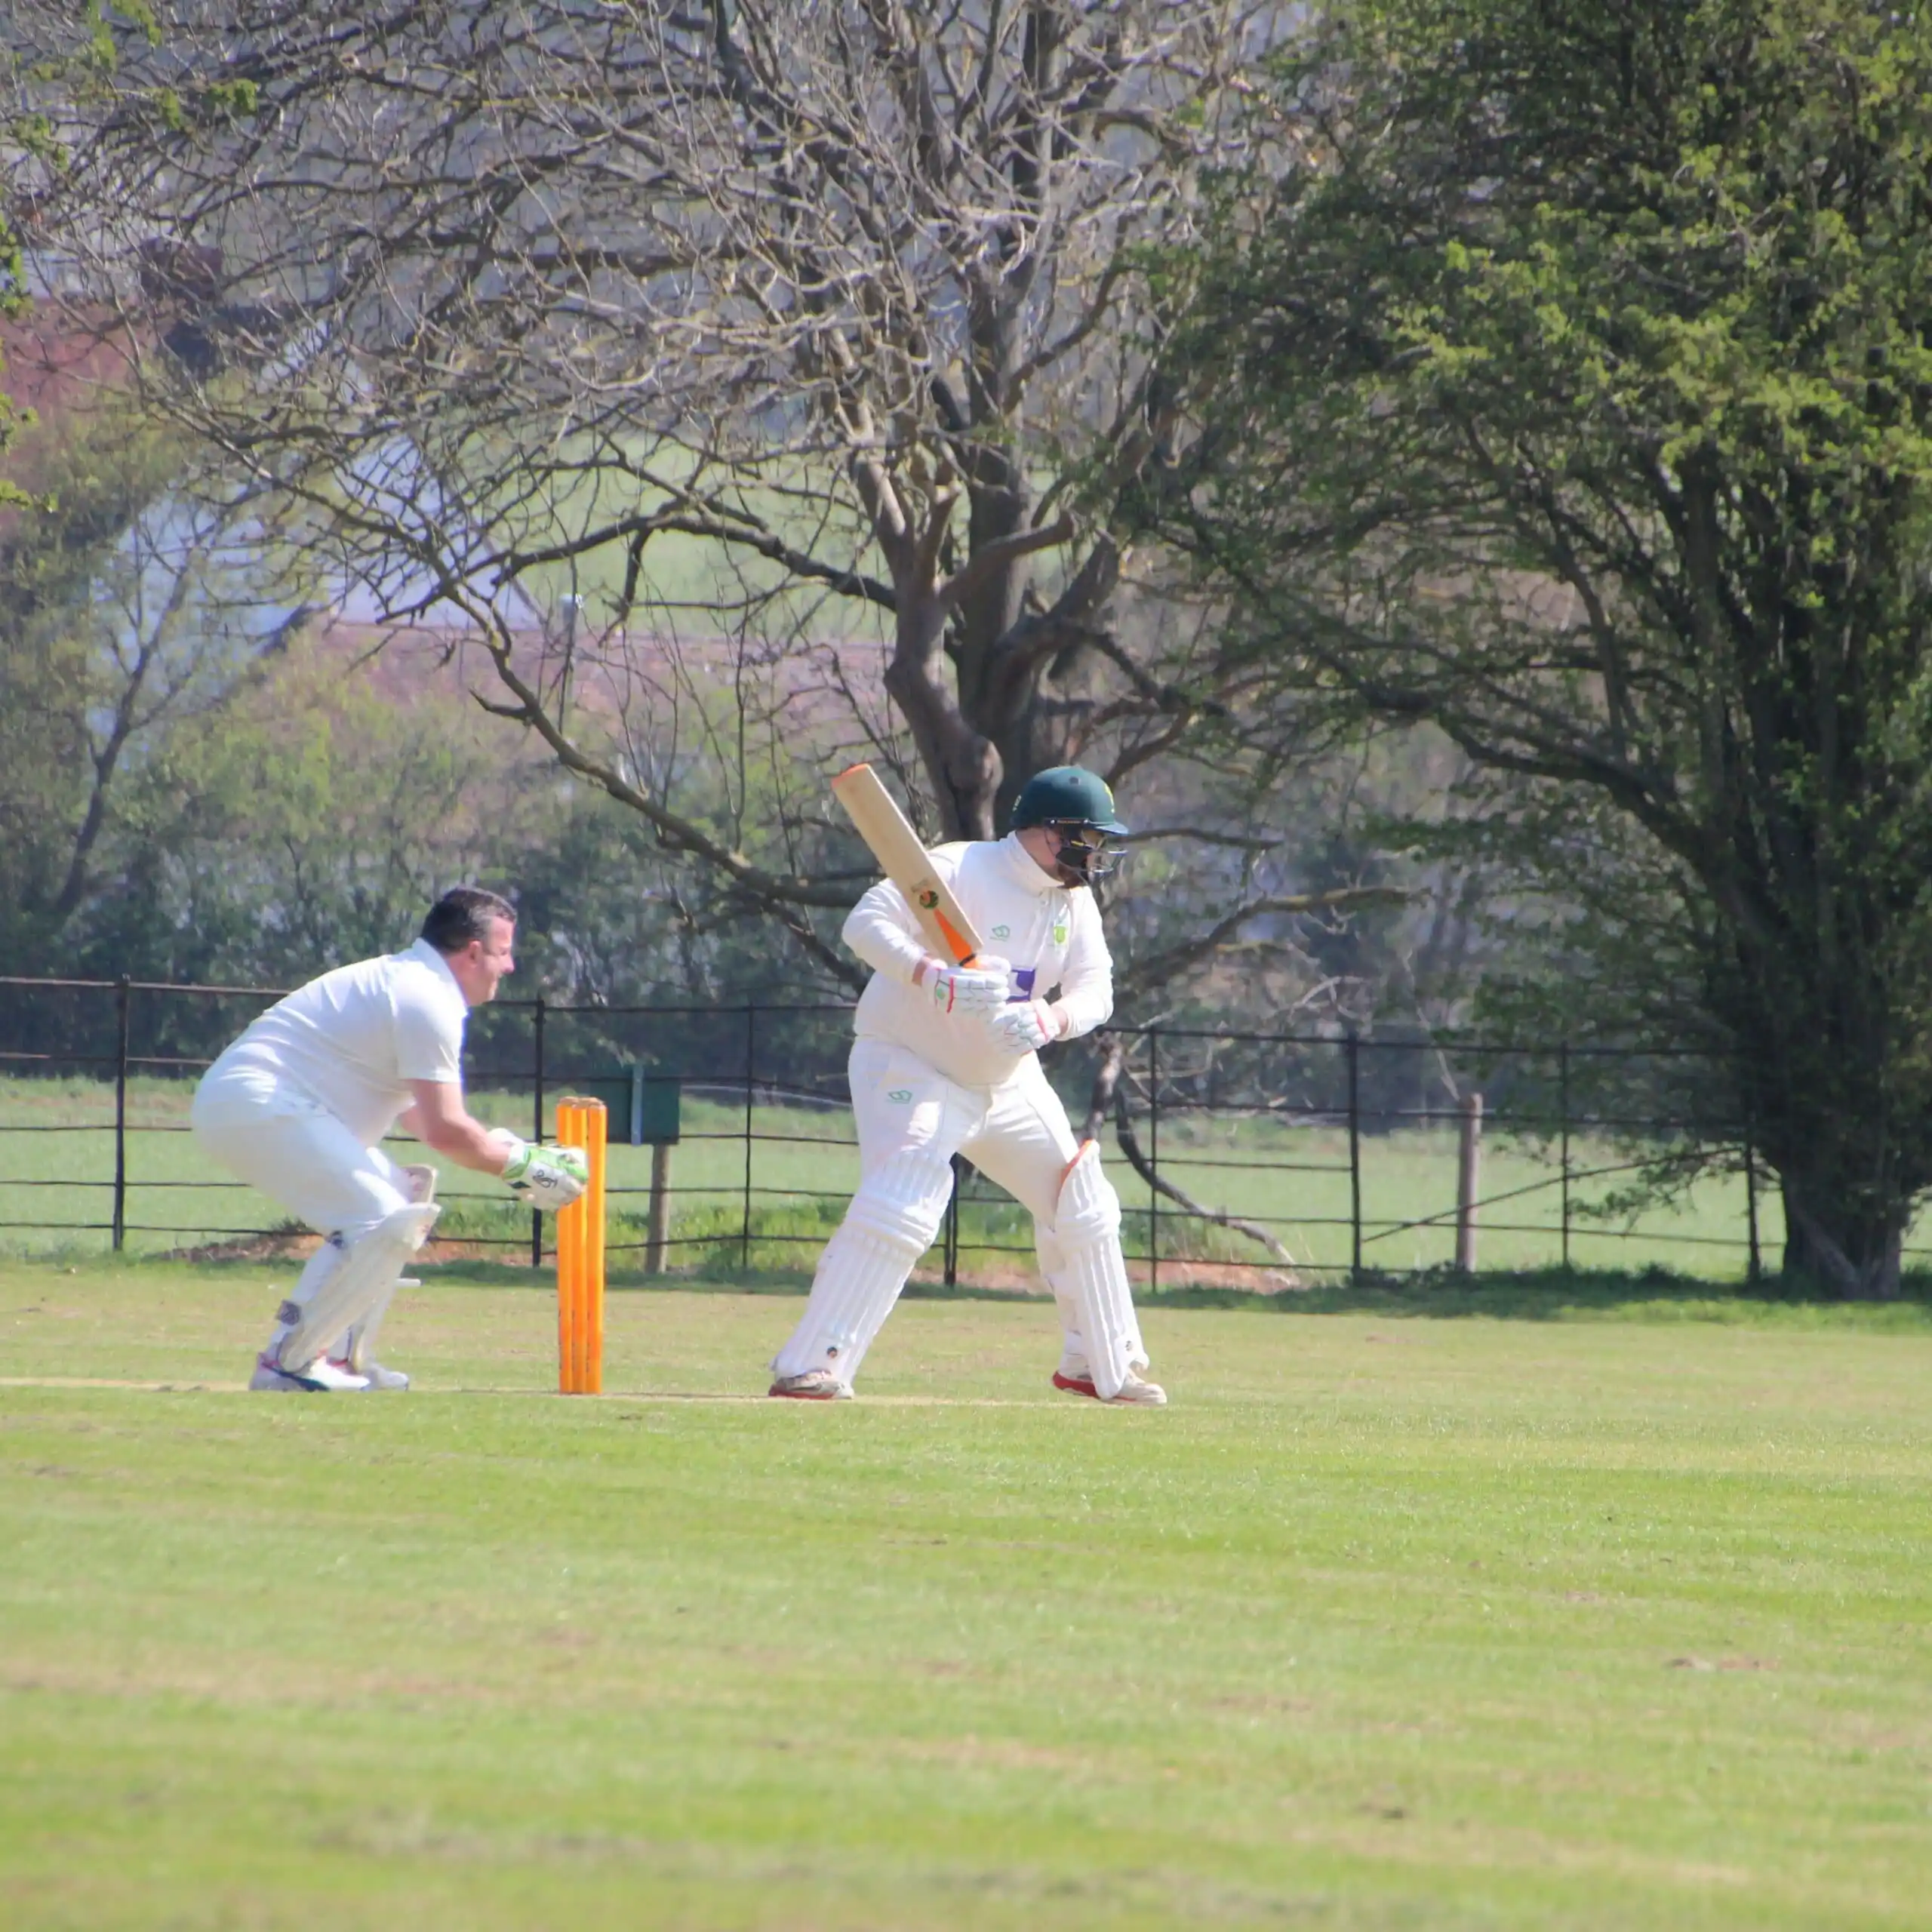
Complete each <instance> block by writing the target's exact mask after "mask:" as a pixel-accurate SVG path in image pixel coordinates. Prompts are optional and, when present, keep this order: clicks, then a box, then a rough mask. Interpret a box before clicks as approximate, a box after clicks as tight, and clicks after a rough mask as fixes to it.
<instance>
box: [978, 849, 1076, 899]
mask: <svg viewBox="0 0 1932 1932" xmlns="http://www.w3.org/2000/svg"><path fill="white" fill-rule="evenodd" d="M993 849H994V850H995V851H996V852H998V854H999V857H1000V863H1001V865H1003V866H1004V867H1005V869H1006V870H1007V872H1008V874H1009V875H1010V876H1011V878H1012V880H1013V882H1014V884H1016V885H1023V886H1024V887H1026V889H1027V891H1029V892H1037V893H1038V894H1039V895H1040V897H1041V898H1043V899H1044V897H1046V895H1047V894H1048V893H1050V892H1064V891H1066V887H1065V886H1063V885H1062V884H1060V881H1059V880H1058V879H1057V878H1054V875H1052V874H1051V872H1042V871H1041V869H1040V867H1039V866H1038V863H1037V862H1036V861H1035V859H1034V857H1033V855H1032V853H1030V852H1029V851H1027V849H1026V847H1025V846H1023V844H1020V835H1019V833H1018V832H1008V834H1007V835H1006V836H1005V837H1004V838H1002V839H1001V841H999V843H998V844H997V845H996V846H995V847H994V848H993Z"/></svg>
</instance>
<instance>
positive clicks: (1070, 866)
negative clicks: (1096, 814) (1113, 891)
mask: <svg viewBox="0 0 1932 1932" xmlns="http://www.w3.org/2000/svg"><path fill="white" fill-rule="evenodd" d="M1046 827H1047V829H1048V831H1049V832H1053V833H1054V835H1055V838H1054V858H1055V860H1057V862H1058V863H1060V865H1061V866H1064V867H1065V868H1066V870H1067V871H1069V872H1074V873H1076V874H1078V876H1079V878H1081V881H1082V882H1083V883H1084V884H1088V885H1091V884H1093V883H1094V881H1095V880H1096V879H1102V878H1106V876H1107V875H1108V874H1109V872H1112V870H1113V869H1114V868H1115V866H1118V864H1119V863H1120V862H1121V859H1122V858H1123V857H1125V856H1126V852H1127V848H1126V847H1125V846H1124V845H1122V844H1120V843H1119V842H1118V841H1117V840H1116V839H1115V838H1112V836H1111V835H1109V833H1108V832H1106V831H1105V830H1103V829H1102V828H1101V827H1100V826H1097V825H1093V824H1090V823H1088V822H1087V821H1086V820H1084V819H1082V820H1066V819H1049V820H1047V821H1046Z"/></svg>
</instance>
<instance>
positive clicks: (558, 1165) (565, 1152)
mask: <svg viewBox="0 0 1932 1932" xmlns="http://www.w3.org/2000/svg"><path fill="white" fill-rule="evenodd" d="M503 1185H504V1186H506V1187H507V1188H508V1189H509V1191H510V1192H512V1194H514V1195H515V1196H516V1198H518V1200H519V1201H528V1202H529V1204H531V1207H537V1208H542V1209H544V1210H546V1211H548V1212H549V1213H552V1214H554V1213H555V1211H556V1210H557V1209H558V1208H559V1207H568V1206H569V1205H570V1204H571V1202H572V1201H574V1200H575V1199H576V1198H577V1196H578V1195H580V1194H581V1193H582V1192H583V1190H584V1189H586V1187H588V1186H589V1185H590V1163H589V1160H588V1159H586V1158H585V1155H584V1152H583V1149H582V1148H581V1147H534V1146H531V1144H530V1143H529V1142H528V1141H527V1140H519V1141H518V1143H516V1151H515V1152H514V1153H513V1154H512V1155H511V1156H510V1158H509V1161H508V1162H507V1164H506V1165H505V1167H504V1168H503Z"/></svg>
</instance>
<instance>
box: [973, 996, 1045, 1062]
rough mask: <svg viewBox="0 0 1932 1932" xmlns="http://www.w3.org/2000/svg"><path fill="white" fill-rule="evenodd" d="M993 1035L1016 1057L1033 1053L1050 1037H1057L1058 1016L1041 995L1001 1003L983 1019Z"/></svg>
mask: <svg viewBox="0 0 1932 1932" xmlns="http://www.w3.org/2000/svg"><path fill="white" fill-rule="evenodd" d="M986 1029H987V1031H988V1032H990V1033H991V1034H992V1036H993V1038H994V1039H995V1041H997V1042H998V1044H1000V1045H1001V1046H1002V1047H1004V1048H1005V1049H1006V1050H1007V1051H1008V1053H1010V1054H1014V1056H1015V1057H1017V1056H1019V1055H1020V1054H1036V1053H1038V1051H1040V1049H1041V1048H1042V1047H1044V1045H1046V1044H1047V1043H1048V1041H1050V1040H1057V1039H1058V1038H1060V1014H1059V1012H1058V1011H1057V1009H1055V1008H1053V1007H1051V1006H1049V1005H1048V1004H1047V1002H1046V1001H1044V1000H1043V999H1029V1000H1028V1001H1026V1002H1025V1003H1024V1004H1015V1005H1012V1006H1003V1007H1001V1008H1000V1010H999V1011H998V1012H997V1013H995V1014H994V1015H993V1016H992V1018H991V1019H990V1020H988V1021H987V1022H986Z"/></svg>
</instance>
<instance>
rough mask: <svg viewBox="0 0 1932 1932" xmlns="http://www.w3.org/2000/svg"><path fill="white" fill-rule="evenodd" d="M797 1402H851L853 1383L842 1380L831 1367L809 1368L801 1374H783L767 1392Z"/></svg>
mask: <svg viewBox="0 0 1932 1932" xmlns="http://www.w3.org/2000/svg"><path fill="white" fill-rule="evenodd" d="M768 1394H771V1395H786V1396H789V1398H791V1399H792V1401H795V1402H849V1401H851V1399H852V1385H851V1383H849V1382H841V1381H840V1380H839V1379H838V1377H837V1376H835V1374H832V1371H831V1370H830V1369H829V1368H808V1369H807V1370H806V1371H804V1374H801V1375H781V1376H780V1377H778V1379H777V1380H776V1381H775V1382H774V1383H772V1385H771V1389H769V1390H768Z"/></svg>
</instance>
